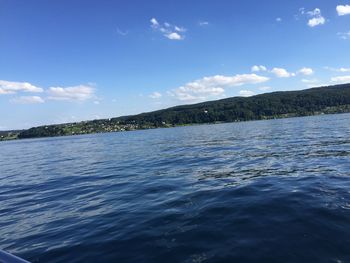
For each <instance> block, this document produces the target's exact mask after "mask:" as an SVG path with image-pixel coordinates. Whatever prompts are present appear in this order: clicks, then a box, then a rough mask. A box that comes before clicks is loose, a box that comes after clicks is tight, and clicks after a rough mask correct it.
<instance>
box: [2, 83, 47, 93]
mask: <svg viewBox="0 0 350 263" xmlns="http://www.w3.org/2000/svg"><path fill="white" fill-rule="evenodd" d="M17 92H33V93H36V92H43V89H42V88H39V87H36V86H34V85H32V84H30V83H28V82H14V81H6V80H0V95H1V94H15V93H17Z"/></svg>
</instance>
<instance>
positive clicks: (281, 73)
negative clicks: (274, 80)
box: [271, 68, 295, 78]
mask: <svg viewBox="0 0 350 263" xmlns="http://www.w3.org/2000/svg"><path fill="white" fill-rule="evenodd" d="M271 73H273V74H275V75H276V77H278V78H289V77H292V76H294V75H295V74H294V73H289V72H288V71H287V70H286V69H284V68H273V69H272V70H271Z"/></svg>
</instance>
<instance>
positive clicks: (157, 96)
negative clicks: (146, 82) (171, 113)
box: [149, 91, 162, 99]
mask: <svg viewBox="0 0 350 263" xmlns="http://www.w3.org/2000/svg"><path fill="white" fill-rule="evenodd" d="M149 97H150V98H151V99H159V98H161V97H162V94H160V93H159V92H157V91H155V92H153V93H152V94H150V95H149Z"/></svg>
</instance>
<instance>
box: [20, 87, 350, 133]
mask: <svg viewBox="0 0 350 263" xmlns="http://www.w3.org/2000/svg"><path fill="white" fill-rule="evenodd" d="M341 112H350V84H344V85H337V86H329V87H320V88H312V89H307V90H300V91H285V92H272V93H266V94H261V95H256V96H253V97H248V98H244V97H233V98H227V99H222V100H216V101H209V102H203V103H198V104H192V105H184V106H177V107H172V108H168V109H164V110H158V111H154V112H148V113H142V114H138V115H133V116H123V117H118V118H112V119H102V120H94V121H86V122H79V123H68V124H60V125H49V126H41V127H36V128H31V129H28V130H25V131H22V132H20V133H19V134H18V138H33V137H47V136H61V135H71V134H85V133H96V132H113V131H124V130H136V129H149V128H157V127H170V126H177V125H186V124H199V123H215V122H235V121H247V120H261V119H271V118H283V117H293V116H307V115H315V114H322V113H326V114H327V113H341Z"/></svg>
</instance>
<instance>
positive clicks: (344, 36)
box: [337, 31, 350, 40]
mask: <svg viewBox="0 0 350 263" xmlns="http://www.w3.org/2000/svg"><path fill="white" fill-rule="evenodd" d="M337 35H338V36H339V37H340V38H341V39H344V40H347V39H350V31H349V32H339V33H338V34H337Z"/></svg>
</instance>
